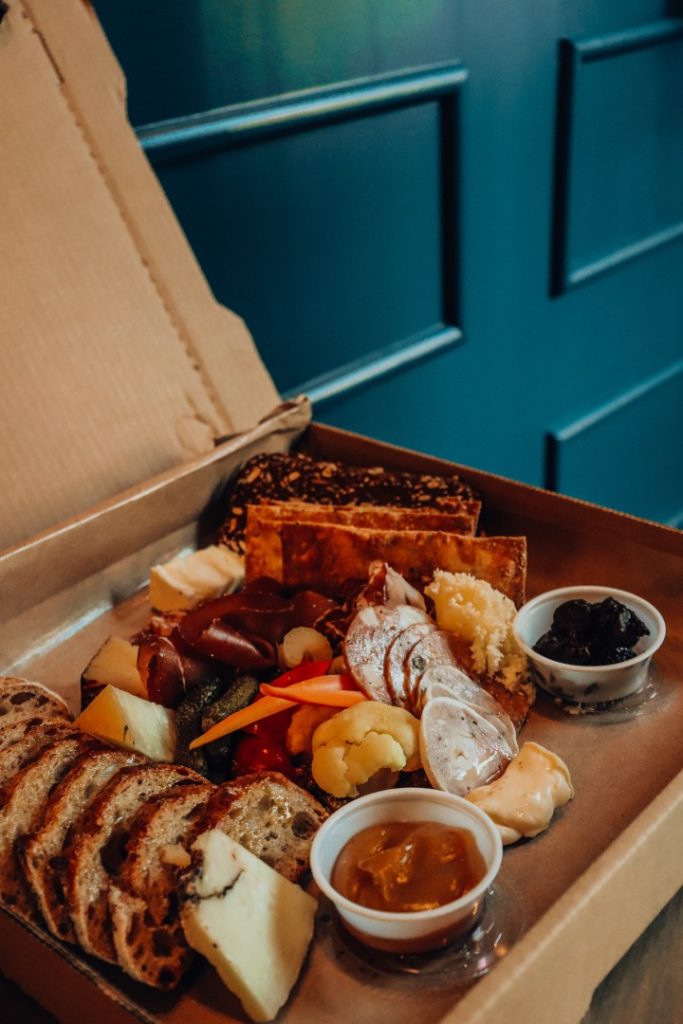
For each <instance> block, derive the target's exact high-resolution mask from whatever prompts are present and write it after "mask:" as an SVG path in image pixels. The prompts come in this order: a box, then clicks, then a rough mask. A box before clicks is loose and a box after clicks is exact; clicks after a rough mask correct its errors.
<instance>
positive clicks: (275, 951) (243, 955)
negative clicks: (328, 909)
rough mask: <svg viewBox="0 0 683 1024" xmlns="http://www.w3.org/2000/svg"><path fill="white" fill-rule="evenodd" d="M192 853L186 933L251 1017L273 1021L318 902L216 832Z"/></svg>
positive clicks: (295, 971)
mask: <svg viewBox="0 0 683 1024" xmlns="http://www.w3.org/2000/svg"><path fill="white" fill-rule="evenodd" d="M192 855H193V856H192V864H193V867H192V869H191V872H190V875H189V881H188V882H187V884H186V886H185V889H184V891H183V893H182V894H181V910H180V916H181V922H182V926H183V930H184V932H185V937H186V938H187V941H188V942H189V944H190V945H191V946H192V948H193V949H196V950H197V952H199V953H201V954H202V955H203V956H205V957H206V959H207V960H208V961H209V962H210V963H211V964H212V965H213V966H214V967H215V968H216V970H217V971H218V973H219V975H220V977H221V979H222V981H223V982H224V983H225V985H226V986H227V988H228V989H229V990H230V991H231V992H232V993H233V994H234V995H235V996H237V998H238V999H239V1000H240V1002H241V1003H242V1006H243V1007H244V1009H245V1011H246V1012H247V1013H248V1014H249V1016H250V1017H251V1019H252V1020H254V1021H270V1020H273V1018H274V1017H275V1016H276V1014H277V1012H278V1010H279V1009H280V1007H281V1006H282V1005H283V1004H284V1003H285V1002H286V1000H287V998H288V996H289V993H290V992H291V990H292V987H293V986H294V983H295V981H296V979H297V978H298V976H299V972H300V970H301V966H302V964H303V962H304V958H305V956H306V951H307V949H308V946H309V943H310V941H311V938H312V936H313V921H314V917H315V911H316V901H315V900H314V899H313V898H312V897H311V896H309V895H308V894H307V893H305V892H304V891H303V889H300V888H299V887H298V886H297V885H294V884H293V883H292V882H289V881H288V880H287V879H286V878H283V876H282V875H280V874H278V872H277V871H274V870H273V869H272V868H270V867H268V865H267V864H264V862H263V861H261V860H259V859H258V857H255V856H254V855H253V854H251V853H249V852H248V850H245V849H244V848H243V847H242V846H240V845H239V844H238V843H236V842H235V841H234V840H232V839H230V838H228V836H226V835H225V833H223V832H221V831H219V830H218V829H211V830H210V831H208V832H204V833H203V835H201V836H200V837H199V838H198V839H197V840H196V842H195V843H194V844H193V846H192Z"/></svg>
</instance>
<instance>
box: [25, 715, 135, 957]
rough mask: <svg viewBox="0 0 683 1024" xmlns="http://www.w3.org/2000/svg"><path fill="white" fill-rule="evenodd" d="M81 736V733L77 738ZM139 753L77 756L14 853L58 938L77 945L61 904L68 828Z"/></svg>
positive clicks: (104, 750)
mask: <svg viewBox="0 0 683 1024" xmlns="http://www.w3.org/2000/svg"><path fill="white" fill-rule="evenodd" d="M81 735H82V734H81ZM142 763H144V762H143V759H142V758H141V757H140V756H139V755H138V754H133V753H131V752H130V751H127V750H114V749H112V748H109V747H102V749H100V750H95V751H91V752H87V753H83V754H81V755H80V756H79V757H77V758H76V760H75V761H74V762H73V764H72V766H71V768H70V769H69V771H68V772H67V773H66V775H65V776H64V778H63V779H62V781H61V782H60V783H59V784H58V785H57V787H56V788H55V789H54V791H53V792H52V793H51V794H50V798H49V800H48V802H47V806H46V808H45V816H44V819H43V822H42V825H41V827H40V828H39V829H38V830H37V831H36V832H35V833H34V834H33V835H32V836H30V837H27V838H26V839H24V840H22V841H21V842H20V843H19V844H17V854H18V857H19V860H20V862H21V866H22V869H23V872H24V876H25V877H26V880H27V881H28V883H29V885H30V887H31V890H32V892H33V895H34V897H35V900H36V902H37V904H38V907H39V909H40V912H41V914H42V916H43V919H44V921H45V923H46V924H47V927H48V928H49V930H50V931H51V932H52V934H53V935H56V936H57V938H59V939H64V940H65V941H66V942H74V943H75V942H76V941H77V940H76V933H75V931H74V927H73V924H72V922H71V917H70V915H69V910H68V908H67V906H66V903H65V886H66V883H65V873H66V861H65V859H64V856H63V853H64V849H65V846H67V845H68V842H69V839H70V835H71V832H72V830H74V829H77V828H78V823H79V820H80V819H81V817H82V816H83V815H84V814H85V812H86V811H87V809H88V807H89V806H90V804H91V803H92V801H93V800H94V799H95V797H96V796H97V794H98V793H100V792H101V790H102V789H103V788H104V786H106V785H107V783H108V782H110V781H111V779H112V778H113V776H115V775H116V774H117V773H118V772H120V771H121V769H122V768H129V767H131V766H134V765H139V764H142Z"/></svg>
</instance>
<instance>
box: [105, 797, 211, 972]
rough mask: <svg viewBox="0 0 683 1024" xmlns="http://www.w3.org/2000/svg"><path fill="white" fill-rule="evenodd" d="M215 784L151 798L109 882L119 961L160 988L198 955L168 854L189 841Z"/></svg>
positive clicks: (139, 817) (141, 811)
mask: <svg viewBox="0 0 683 1024" xmlns="http://www.w3.org/2000/svg"><path fill="white" fill-rule="evenodd" d="M213 789H214V787H213V786H211V785H210V784H209V783H203V784H197V785H188V786H182V787H178V788H177V789H172V790H171V791H170V792H167V793H163V794H161V797H158V796H157V797H152V798H151V799H150V800H148V802H147V803H146V804H145V805H144V807H142V809H141V810H140V811H139V812H138V814H137V815H136V816H135V818H134V819H133V821H132V823H131V826H130V832H129V839H128V842H127V844H126V859H125V861H124V863H123V867H122V869H121V872H120V874H119V875H118V876H117V878H116V883H112V884H111V885H110V887H109V911H110V913H111V921H112V928H113V940H114V948H115V950H116V957H117V960H118V962H119V965H120V966H121V967H123V969H124V971H125V972H126V973H127V974H129V975H130V976H131V978H135V979H136V980H137V981H142V982H144V983H145V984H147V985H153V986H154V987H155V988H164V989H170V988H174V987H175V986H176V985H177V984H178V982H179V981H180V979H181V977H182V976H183V974H185V972H186V971H187V969H188V968H189V967H190V964H191V963H192V961H193V959H194V956H193V953H192V950H191V949H190V947H189V946H188V944H187V941H186V940H185V936H184V934H183V930H182V927H181V925H180V919H179V915H178V894H177V888H178V871H177V867H175V866H174V865H173V864H172V863H168V862H167V861H166V859H165V856H164V855H165V853H167V851H168V848H169V847H180V846H181V844H185V843H186V840H187V838H188V836H189V834H190V832H191V831H192V830H193V829H194V827H195V825H196V822H197V821H198V820H199V819H200V817H201V814H202V811H203V809H204V805H205V804H206V802H207V800H208V799H209V797H210V796H211V793H212V792H213ZM180 852H181V853H182V849H181V850H180Z"/></svg>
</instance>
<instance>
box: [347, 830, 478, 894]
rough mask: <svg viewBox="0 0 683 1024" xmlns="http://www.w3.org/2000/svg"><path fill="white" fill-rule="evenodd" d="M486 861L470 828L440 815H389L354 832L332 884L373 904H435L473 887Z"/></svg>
mask: <svg viewBox="0 0 683 1024" xmlns="http://www.w3.org/2000/svg"><path fill="white" fill-rule="evenodd" d="M485 874H486V865H485V863H484V859H483V857H482V855H481V854H480V852H479V848H478V846H477V843H476V840H475V838H474V836H473V835H472V833H471V832H470V831H469V829H463V828H456V827H454V826H453V825H444V824H442V823H441V822H438V821H387V822H382V823H380V824H377V825H369V826H368V828H364V829H362V830H361V831H360V832H357V833H356V835H354V836H352V837H351V839H349V841H348V842H347V843H346V845H345V846H344V848H343V849H342V851H341V853H340V854H339V856H338V857H337V860H336V861H335V865H334V868H333V870H332V885H333V886H334V888H335V889H337V890H338V891H339V892H340V893H341V894H342V896H346V897H347V898H348V899H350V900H353V902H354V903H360V904H361V905H362V906H364V907H372V908H374V909H375V910H390V911H393V912H395V913H404V912H406V911H412V912H415V911H419V910H433V909H434V908H435V907H442V906H443V905H444V903H452V902H453V900H457V899H459V898H460V897H461V896H464V895H465V893H467V892H469V891H470V889H473V888H474V886H475V885H476V884H477V882H479V881H481V879H482V878H483V877H484V875H485Z"/></svg>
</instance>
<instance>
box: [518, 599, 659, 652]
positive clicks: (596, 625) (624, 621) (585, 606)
mask: <svg viewBox="0 0 683 1024" xmlns="http://www.w3.org/2000/svg"><path fill="white" fill-rule="evenodd" d="M649 632H650V631H649V629H648V628H647V626H646V625H645V623H644V622H642V621H641V619H639V618H638V616H637V615H636V613H635V612H634V611H632V610H631V609H630V608H627V607H626V606H625V605H623V604H621V603H620V602H619V601H616V600H615V599H614V598H613V597H606V598H605V599H604V601H598V602H595V603H594V604H591V603H590V602H589V601H584V600H581V599H577V600H574V601H565V602H564V604H561V605H559V607H558V608H556V609H555V614H554V615H553V621H552V626H551V628H550V630H549V631H548V632H547V633H544V634H543V636H541V637H539V639H538V640H537V641H536V644H535V645H534V648H533V649H534V650H535V651H536V652H537V653H538V654H542V655H543V656H544V657H546V658H552V659H553V661H561V662H563V663H564V664H566V665H613V664H616V663H617V662H620V661H628V659H629V658H633V657H634V656H635V651H634V650H633V646H634V645H635V644H636V643H637V642H638V640H639V639H640V637H641V636H645V635H647V634H649Z"/></svg>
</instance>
